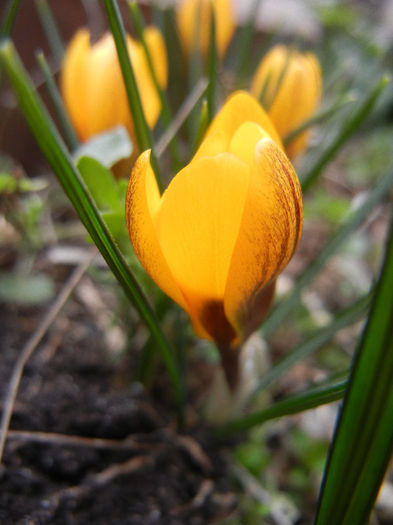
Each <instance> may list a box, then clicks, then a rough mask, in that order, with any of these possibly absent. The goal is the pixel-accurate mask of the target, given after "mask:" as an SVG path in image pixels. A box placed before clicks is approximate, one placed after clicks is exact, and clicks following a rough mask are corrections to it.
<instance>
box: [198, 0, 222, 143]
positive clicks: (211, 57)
mask: <svg viewBox="0 0 393 525" xmlns="http://www.w3.org/2000/svg"><path fill="white" fill-rule="evenodd" d="M218 64H219V60H218V51H217V40H216V15H215V12H214V8H213V4H211V7H210V43H209V53H208V57H207V74H208V79H209V84H208V86H207V90H206V102H207V107H206V109H207V126H208V125H209V124H210V122H211V121H212V120H213V117H214V114H215V111H216V93H217V85H218ZM199 130H200V126H198V131H199ZM197 140H198V132H197Z"/></svg>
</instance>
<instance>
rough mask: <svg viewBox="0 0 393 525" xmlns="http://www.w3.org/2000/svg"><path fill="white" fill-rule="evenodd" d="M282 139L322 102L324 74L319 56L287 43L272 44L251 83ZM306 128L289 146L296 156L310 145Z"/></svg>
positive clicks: (289, 152)
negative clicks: (296, 48)
mask: <svg viewBox="0 0 393 525" xmlns="http://www.w3.org/2000/svg"><path fill="white" fill-rule="evenodd" d="M261 92H263V101H262V103H263V104H264V106H265V107H266V110H267V112H268V114H269V117H270V118H271V120H272V122H273V124H274V125H275V127H276V129H277V131H278V133H279V134H280V137H281V138H282V139H283V138H284V137H285V136H286V135H287V134H288V133H290V132H291V131H293V130H294V129H296V128H297V127H298V126H299V125H300V124H302V123H303V122H304V121H305V120H307V119H308V118H310V117H311V116H312V115H313V113H314V112H315V110H316V109H317V107H318V106H319V104H320V100H321V94H322V76H321V70H320V67H319V63H318V60H317V58H316V57H315V56H314V55H313V54H312V53H309V52H307V53H301V52H299V51H297V50H295V49H291V48H288V47H286V46H284V45H277V46H275V47H273V48H272V49H271V50H270V51H269V52H268V53H267V54H266V55H265V56H264V57H263V59H262V60H261V62H260V64H259V66H258V68H257V71H256V73H255V76H254V79H253V81H252V84H251V93H252V94H253V95H254V96H255V97H257V98H259V97H260V96H261ZM308 137H309V133H308V131H304V132H302V133H300V134H299V135H298V136H297V137H296V138H295V139H294V140H292V141H291V142H290V143H289V144H288V145H287V147H286V152H287V154H288V156H289V157H290V158H291V159H293V158H295V157H296V156H297V155H299V154H300V153H301V152H302V151H304V149H305V148H306V146H307V142H308Z"/></svg>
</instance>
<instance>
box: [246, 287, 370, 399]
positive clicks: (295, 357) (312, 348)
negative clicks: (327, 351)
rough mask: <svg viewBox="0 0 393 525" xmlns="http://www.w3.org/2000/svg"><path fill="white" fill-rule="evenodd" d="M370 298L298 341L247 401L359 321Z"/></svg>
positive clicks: (364, 298) (359, 302)
mask: <svg viewBox="0 0 393 525" xmlns="http://www.w3.org/2000/svg"><path fill="white" fill-rule="evenodd" d="M370 300H371V293H369V294H367V295H365V296H363V297H361V298H360V299H358V300H357V301H356V302H355V303H354V304H352V305H351V306H349V307H348V308H345V309H344V310H343V311H341V312H340V313H338V314H337V315H336V317H335V319H334V320H333V321H332V322H331V323H330V324H328V325H327V326H326V327H324V328H322V329H318V331H317V332H316V333H315V335H310V336H309V337H308V338H307V340H306V341H305V342H303V343H300V344H299V345H298V346H297V347H295V348H294V349H293V350H291V351H290V352H288V353H287V354H286V355H285V356H284V357H282V358H281V359H280V360H278V361H277V363H275V364H274V366H273V367H272V368H271V369H270V370H269V371H268V372H266V374H264V376H263V377H262V379H261V380H260V382H259V384H258V386H257V388H256V389H255V390H254V392H253V393H252V394H251V396H250V398H249V400H248V402H250V401H251V400H252V399H253V398H254V397H255V396H256V395H257V394H258V393H259V392H261V391H262V390H264V389H265V388H267V387H268V386H270V385H271V384H272V383H273V382H274V381H277V380H278V379H279V378H280V377H282V376H283V375H284V374H285V372H287V371H288V370H289V369H290V368H292V367H293V366H294V365H295V364H296V363H298V362H299V361H301V360H303V359H305V358H306V357H308V356H310V355H312V354H313V353H314V352H316V351H317V350H319V349H320V348H321V347H322V346H323V345H325V344H326V343H328V342H329V341H330V340H331V339H333V337H334V336H335V335H336V334H337V332H338V331H339V330H342V329H343V328H346V327H347V326H351V325H352V324H354V323H356V322H357V321H359V320H360V319H361V318H362V317H363V316H364V315H365V314H366V311H367V308H368V307H369V304H370Z"/></svg>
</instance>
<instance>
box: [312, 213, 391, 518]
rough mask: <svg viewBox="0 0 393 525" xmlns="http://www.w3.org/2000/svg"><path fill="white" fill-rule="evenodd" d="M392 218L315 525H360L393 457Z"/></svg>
mask: <svg viewBox="0 0 393 525" xmlns="http://www.w3.org/2000/svg"><path fill="white" fill-rule="evenodd" d="M392 290H393V214H392V220H391V226H390V235H389V237H388V240H387V244H386V252H385V259H384V264H383V266H382V270H381V273H380V278H379V281H378V284H377V289H376V293H375V296H374V300H373V303H372V306H371V311H370V315H369V318H368V322H367V325H366V328H365V330H364V333H363V336H362V338H361V341H360V344H359V346H358V349H357V352H356V355H355V358H354V363H353V368H352V372H351V376H350V379H349V385H348V389H347V392H346V394H345V398H344V404H343V407H342V410H341V414H340V416H339V420H338V424H337V426H336V430H335V434H334V438H333V443H332V445H331V449H330V452H329V458H328V461H327V465H326V468H325V474H324V478H323V482H322V487H321V492H320V498H319V505H318V511H317V516H316V520H315V524H316V525H331V524H332V523H340V524H342V525H363V524H364V523H366V522H367V518H368V516H369V514H370V512H371V510H372V507H373V505H374V502H375V499H376V497H377V494H378V490H379V487H380V484H381V483H382V480H383V477H384V474H385V471H386V469H387V467H388V464H389V461H390V458H391V455H392V452H393V425H392V414H393V324H392V319H393V294H392Z"/></svg>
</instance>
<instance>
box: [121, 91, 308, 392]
mask: <svg viewBox="0 0 393 525" xmlns="http://www.w3.org/2000/svg"><path fill="white" fill-rule="evenodd" d="M280 144H281V143H280V138H279V136H278V135H277V133H276V131H275V129H274V127H273V125H272V124H271V122H270V120H269V118H268V116H267V115H266V113H265V111H264V110H263V109H262V107H261V106H260V105H259V104H258V102H257V101H256V100H255V99H254V98H253V97H252V96H251V95H249V94H247V93H245V92H238V93H236V94H234V95H233V96H232V97H231V98H229V100H228V101H227V102H226V104H225V105H224V106H223V108H222V109H221V111H220V112H219V113H218V115H217V116H216V117H215V119H214V120H213V122H212V123H211V125H210V127H209V129H208V131H207V134H206V136H205V139H204V141H203V142H202V144H201V145H200V147H199V149H198V151H197V153H196V154H195V156H194V157H193V159H192V160H191V161H190V163H189V164H188V165H187V166H186V167H185V168H183V169H182V170H181V171H180V172H179V173H177V175H175V176H174V178H173V179H172V181H171V182H170V184H169V186H168V188H167V189H166V191H165V192H164V194H163V195H160V192H159V189H158V187H157V183H156V179H155V177H154V173H153V170H152V168H151V165H150V151H145V152H144V153H142V154H141V155H140V156H139V158H138V160H137V162H136V164H135V166H134V168H133V171H132V174H131V177H130V181H129V185H128V190H127V198H126V219H127V227H128V232H129V236H130V239H131V242H132V244H133V246H134V249H135V253H136V254H137V256H138V258H139V260H140V262H141V263H142V265H143V266H144V268H145V269H146V271H147V272H148V273H149V274H150V276H151V277H152V279H153V280H154V281H155V282H156V283H157V284H158V286H159V287H160V288H161V289H162V290H163V291H164V292H165V293H166V294H168V295H169V296H170V297H171V298H172V299H173V300H174V301H176V302H177V303H178V304H179V305H180V306H181V307H182V308H184V310H185V311H186V312H187V313H188V314H189V316H190V318H191V321H192V323H193V326H194V329H195V332H196V333H197V334H198V335H199V336H200V337H202V338H206V339H209V340H211V341H214V342H215V343H216V345H217V347H218V349H219V350H220V353H221V358H222V364H223V367H224V371H225V373H226V377H227V380H228V383H229V385H230V386H231V387H232V388H234V386H235V385H236V382H237V370H238V366H237V360H238V355H239V346H240V344H241V343H242V342H244V341H245V339H246V338H247V337H248V336H249V335H250V334H251V333H252V332H253V331H254V330H255V329H256V328H257V327H258V326H259V325H260V323H261V322H262V320H263V319H264V317H265V316H266V314H267V311H268V308H269V306H270V304H271V300H272V297H273V293H274V286H275V281H276V278H277V276H278V275H279V273H280V272H281V271H282V270H283V269H284V268H285V266H286V265H287V263H288V261H289V260H290V258H291V257H292V254H293V253H294V251H295V249H296V246H297V244H298V241H299V238H300V235H301V231H302V222H303V205H302V196H301V190H300V185H299V181H298V178H297V175H296V173H295V171H294V169H293V167H292V165H291V163H290V162H289V160H288V158H287V157H286V155H285V153H284V152H283V150H282V146H280Z"/></svg>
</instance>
